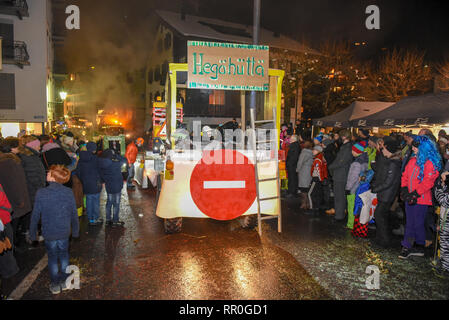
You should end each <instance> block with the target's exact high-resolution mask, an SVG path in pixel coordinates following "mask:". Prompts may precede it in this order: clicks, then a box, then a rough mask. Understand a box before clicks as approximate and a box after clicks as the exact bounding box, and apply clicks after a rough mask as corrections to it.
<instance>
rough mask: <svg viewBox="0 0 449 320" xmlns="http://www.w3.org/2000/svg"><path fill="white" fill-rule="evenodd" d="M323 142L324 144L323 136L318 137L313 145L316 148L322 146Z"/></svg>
mask: <svg viewBox="0 0 449 320" xmlns="http://www.w3.org/2000/svg"><path fill="white" fill-rule="evenodd" d="M322 142H323V136H322V135H319V136H316V137H315V139H313V143H314V144H315V145H316V146H319V145H321V143H322Z"/></svg>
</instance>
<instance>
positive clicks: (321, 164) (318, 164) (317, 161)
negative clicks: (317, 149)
mask: <svg viewBox="0 0 449 320" xmlns="http://www.w3.org/2000/svg"><path fill="white" fill-rule="evenodd" d="M315 168H316V169H317V170H318V173H319V175H320V176H319V179H320V181H323V180H324V179H327V163H326V160H324V157H323V153H318V154H317V155H316V156H315V158H313V164H312V169H311V170H310V174H311V175H312V177H313V171H314V170H315Z"/></svg>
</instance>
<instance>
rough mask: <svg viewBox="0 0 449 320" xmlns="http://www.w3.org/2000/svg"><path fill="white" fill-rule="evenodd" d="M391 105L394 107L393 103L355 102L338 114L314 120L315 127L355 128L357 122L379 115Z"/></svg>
mask: <svg viewBox="0 0 449 320" xmlns="http://www.w3.org/2000/svg"><path fill="white" fill-rule="evenodd" d="M391 105H393V102H380V101H369V102H366V101H355V102H353V103H352V104H351V105H350V106H349V107H347V108H346V109H344V110H342V111H340V112H338V113H336V114H333V115H330V116H327V117H324V118H320V119H315V120H313V125H314V126H318V127H336V128H350V127H353V123H354V122H355V120H357V119H359V118H363V117H367V116H370V115H372V114H375V113H378V112H380V111H382V110H384V109H386V108H388V107H390V106H391Z"/></svg>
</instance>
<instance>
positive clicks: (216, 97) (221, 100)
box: [209, 90, 225, 106]
mask: <svg viewBox="0 0 449 320" xmlns="http://www.w3.org/2000/svg"><path fill="white" fill-rule="evenodd" d="M209 104H210V105H214V106H224V105H225V92H224V91H223V90H213V91H212V92H211V93H210V94H209Z"/></svg>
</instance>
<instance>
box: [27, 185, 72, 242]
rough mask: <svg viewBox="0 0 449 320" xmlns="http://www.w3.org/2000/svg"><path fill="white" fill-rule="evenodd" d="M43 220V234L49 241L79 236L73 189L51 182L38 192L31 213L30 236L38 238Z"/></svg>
mask: <svg viewBox="0 0 449 320" xmlns="http://www.w3.org/2000/svg"><path fill="white" fill-rule="evenodd" d="M39 220H42V235H43V237H44V239H45V240H47V241H54V240H65V239H68V238H69V237H70V229H72V231H71V233H72V236H73V237H74V238H78V237H79V223H78V211H77V209H76V203H75V197H74V196H73V192H72V189H70V188H67V187H64V186H63V185H62V184H59V183H56V182H50V184H49V186H48V187H46V188H43V189H39V190H38V191H37V193H36V201H35V202H34V208H33V212H32V214H31V225H30V238H31V240H36V235H37V224H38V223H39Z"/></svg>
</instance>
